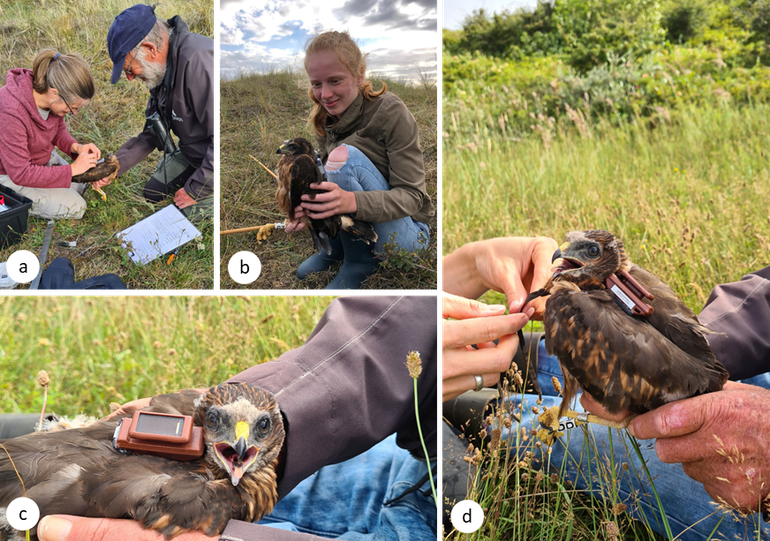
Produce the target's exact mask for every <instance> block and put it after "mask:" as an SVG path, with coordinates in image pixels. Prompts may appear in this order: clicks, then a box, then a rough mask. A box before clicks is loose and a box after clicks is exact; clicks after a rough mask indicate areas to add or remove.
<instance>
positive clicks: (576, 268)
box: [529, 230, 728, 417]
mask: <svg viewBox="0 0 770 541" xmlns="http://www.w3.org/2000/svg"><path fill="white" fill-rule="evenodd" d="M557 259H560V260H561V263H560V264H559V265H558V267H557V268H556V269H555V272H554V274H553V276H552V277H551V278H550V280H549V281H548V282H547V283H546V285H545V287H544V288H543V289H541V290H539V291H536V292H533V293H531V294H530V296H529V298H530V299H532V298H536V297H539V296H545V295H550V296H549V297H548V299H547V300H546V307H545V318H544V323H545V347H546V350H547V351H548V353H550V354H555V355H556V356H557V357H558V359H559V364H560V365H561V369H562V372H563V374H564V383H565V385H564V390H563V398H564V399H563V401H562V404H561V407H560V409H559V417H561V416H562V415H564V413H565V410H566V409H567V407H569V405H570V404H571V402H572V400H573V398H574V397H575V395H576V394H577V388H578V386H580V387H581V388H582V389H583V390H584V391H586V392H588V393H589V394H590V395H591V396H592V397H593V398H594V399H595V400H596V401H597V402H599V403H601V405H602V406H604V408H605V409H606V410H607V411H609V412H610V413H613V414H616V413H620V412H621V411H623V410H630V411H631V412H633V413H635V414H640V413H644V412H646V411H649V410H651V409H654V408H657V407H659V406H661V405H663V404H665V403H667V402H672V401H674V400H679V399H681V398H687V397H691V396H696V395H699V394H703V393H707V392H712V391H718V390H720V389H722V386H723V385H724V383H725V382H726V381H727V378H728V373H727V370H725V368H724V366H722V364H721V363H720V362H719V361H718V360H717V359H716V357H714V354H713V353H712V352H711V348H710V347H709V344H708V342H707V340H706V335H707V334H708V333H709V331H708V330H707V329H706V328H705V327H703V326H702V325H701V324H700V323H699V322H698V319H697V317H696V316H695V313H693V311H692V310H691V309H690V308H689V307H687V305H685V304H684V303H683V302H682V301H681V300H680V299H679V298H678V297H677V296H676V294H675V293H674V292H673V291H672V290H671V288H669V287H668V286H667V285H666V284H664V283H663V282H662V281H661V280H660V279H658V278H657V277H656V276H654V275H653V274H652V273H650V272H648V271H646V270H645V269H643V268H641V267H640V266H638V265H635V264H633V263H631V260H630V259H629V258H628V256H627V255H626V253H625V250H624V249H623V243H622V242H621V241H620V240H619V239H616V238H615V237H614V236H613V235H612V234H611V233H608V232H607V231H603V230H593V231H573V232H571V233H569V234H568V235H567V238H566V242H565V243H564V244H562V245H561V246H560V247H559V249H558V250H557V251H556V253H555V254H554V262H555V261H556V260H557Z"/></svg>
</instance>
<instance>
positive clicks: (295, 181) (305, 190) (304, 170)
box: [289, 154, 323, 220]
mask: <svg viewBox="0 0 770 541" xmlns="http://www.w3.org/2000/svg"><path fill="white" fill-rule="evenodd" d="M314 182H323V176H321V171H319V169H318V166H317V165H316V163H315V160H314V159H313V158H311V157H310V156H307V155H305V154H302V155H300V156H297V157H296V158H295V159H294V162H293V163H292V165H291V209H290V212H289V219H291V220H293V219H294V209H295V208H297V207H298V206H300V205H301V204H302V199H301V197H302V196H303V195H305V194H308V195H311V196H315V195H316V194H318V193H321V192H320V190H314V189H311V188H310V184H312V183H314Z"/></svg>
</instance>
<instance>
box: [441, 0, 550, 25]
mask: <svg viewBox="0 0 770 541" xmlns="http://www.w3.org/2000/svg"><path fill="white" fill-rule="evenodd" d="M536 5H537V0H444V24H443V25H442V28H449V29H452V30H457V29H459V28H460V27H462V23H463V21H464V20H465V18H466V17H467V16H468V15H470V14H472V13H473V10H476V9H482V8H483V9H484V10H485V11H486V12H487V13H495V12H501V11H503V10H504V9H507V10H508V11H515V10H516V9H517V8H520V7H528V8H530V9H533V8H534V7H535V6H536Z"/></svg>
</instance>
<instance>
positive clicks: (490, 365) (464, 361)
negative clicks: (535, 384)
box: [442, 335, 519, 379]
mask: <svg viewBox="0 0 770 541" xmlns="http://www.w3.org/2000/svg"><path fill="white" fill-rule="evenodd" d="M518 344H519V338H518V337H517V336H516V335H513V336H503V337H502V338H500V341H499V342H498V343H497V347H495V348H485V349H478V350H472V351H468V350H466V349H457V350H451V349H450V350H444V352H443V362H444V365H443V371H442V379H449V378H454V377H457V376H461V375H476V374H493V373H500V372H505V371H507V370H508V369H509V368H510V366H511V360H512V359H513V354H514V352H515V351H516V347H517V346H518Z"/></svg>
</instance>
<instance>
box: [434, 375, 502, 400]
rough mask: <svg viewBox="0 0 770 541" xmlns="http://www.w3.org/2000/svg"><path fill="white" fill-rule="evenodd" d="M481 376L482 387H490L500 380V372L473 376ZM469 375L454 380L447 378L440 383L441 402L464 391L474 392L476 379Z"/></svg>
mask: <svg viewBox="0 0 770 541" xmlns="http://www.w3.org/2000/svg"><path fill="white" fill-rule="evenodd" d="M475 375H478V376H481V379H482V386H483V387H491V386H492V385H494V384H496V383H497V382H498V381H499V380H500V372H494V373H490V374H475ZM475 375H474V376H470V375H462V376H457V377H454V378H449V379H447V380H444V381H443V382H442V383H441V391H442V393H441V399H442V401H443V402H446V401H447V400H451V399H452V398H455V397H456V396H460V395H461V394H463V393H464V392H465V391H475V390H476V378H475Z"/></svg>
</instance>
